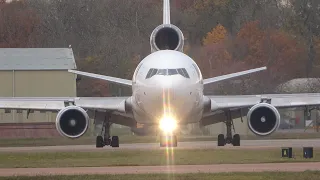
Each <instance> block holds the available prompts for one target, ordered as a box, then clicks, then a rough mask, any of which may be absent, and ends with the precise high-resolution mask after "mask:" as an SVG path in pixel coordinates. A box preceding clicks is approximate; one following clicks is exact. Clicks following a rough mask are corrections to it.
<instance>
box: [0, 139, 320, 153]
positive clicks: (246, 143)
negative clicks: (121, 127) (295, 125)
mask: <svg viewBox="0 0 320 180" xmlns="http://www.w3.org/2000/svg"><path fill="white" fill-rule="evenodd" d="M306 146H311V147H314V148H317V147H320V139H283V140H242V141H241V146H240V147H233V146H232V145H227V146H224V147H218V146H217V142H216V141H197V142H179V143H178V147H176V148H175V149H214V148H219V149H224V148H226V149H269V148H278V147H306ZM155 149H160V147H159V143H136V144H120V147H119V148H111V147H110V146H107V147H104V148H96V147H95V145H72V146H42V147H2V148H0V152H69V151H77V152H80V151H81V152H88V151H110V150H111V151H112V150H155Z"/></svg>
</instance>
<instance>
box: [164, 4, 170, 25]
mask: <svg viewBox="0 0 320 180" xmlns="http://www.w3.org/2000/svg"><path fill="white" fill-rule="evenodd" d="M163 24H170V0H163Z"/></svg>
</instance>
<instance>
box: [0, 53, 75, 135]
mask: <svg viewBox="0 0 320 180" xmlns="http://www.w3.org/2000/svg"><path fill="white" fill-rule="evenodd" d="M68 69H76V63H75V58H74V55H73V51H72V49H71V48H0V85H1V88H0V96H1V97H27V96H29V97H45V96H47V97H48V96H49V97H50V96H51V97H66V96H71V97H75V96H76V94H77V93H76V92H77V91H76V75H75V74H72V73H68V72H67V70H68ZM55 116H56V113H51V112H41V111H31V112H30V115H29V117H28V119H27V112H26V111H21V110H20V111H19V110H0V129H1V130H0V132H1V131H2V133H1V135H3V136H9V134H10V133H9V134H8V132H7V133H6V134H3V133H5V132H4V130H5V129H8V127H9V126H10V127H12V126H15V127H18V126H24V127H25V126H31V125H32V127H31V128H33V129H37V128H36V126H41V125H42V126H44V125H46V126H48V125H50V124H53V122H54V121H55ZM53 125H54V124H53ZM1 127H2V128H1ZM40 129H41V128H40ZM3 136H2V137H3Z"/></svg>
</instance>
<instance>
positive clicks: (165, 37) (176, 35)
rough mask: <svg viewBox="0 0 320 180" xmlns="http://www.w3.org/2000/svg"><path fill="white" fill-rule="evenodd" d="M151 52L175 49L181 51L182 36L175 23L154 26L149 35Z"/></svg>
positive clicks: (182, 44)
mask: <svg viewBox="0 0 320 180" xmlns="http://www.w3.org/2000/svg"><path fill="white" fill-rule="evenodd" d="M150 45H151V52H152V53H153V52H155V51H160V50H175V51H180V52H183V46H184V36H183V33H182V31H181V30H180V29H179V28H178V27H177V26H175V25H172V24H162V25H160V26H158V27H156V28H155V29H154V30H153V32H152V33H151V36H150Z"/></svg>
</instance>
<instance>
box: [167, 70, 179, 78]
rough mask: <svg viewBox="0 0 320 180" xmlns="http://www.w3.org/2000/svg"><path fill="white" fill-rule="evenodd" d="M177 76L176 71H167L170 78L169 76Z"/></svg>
mask: <svg viewBox="0 0 320 180" xmlns="http://www.w3.org/2000/svg"><path fill="white" fill-rule="evenodd" d="M176 74H178V71H177V70H176V69H168V75H169V76H171V75H176Z"/></svg>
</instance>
